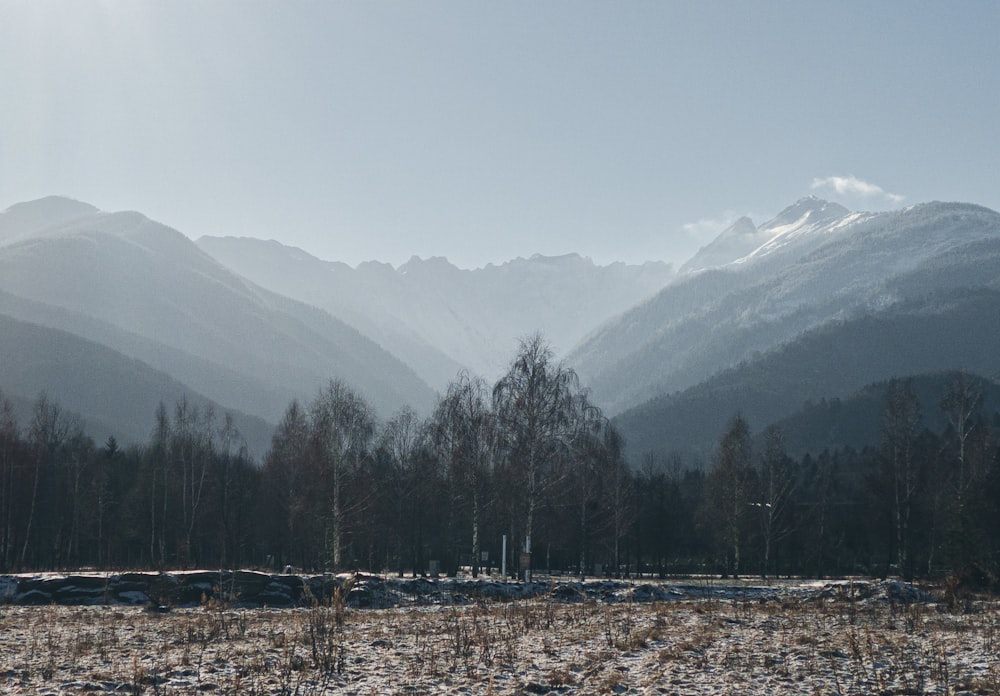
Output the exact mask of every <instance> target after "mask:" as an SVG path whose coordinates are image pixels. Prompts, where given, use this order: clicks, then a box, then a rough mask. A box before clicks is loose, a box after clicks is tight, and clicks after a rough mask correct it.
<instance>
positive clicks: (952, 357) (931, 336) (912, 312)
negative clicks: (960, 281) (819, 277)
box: [615, 288, 1000, 459]
mask: <svg viewBox="0 0 1000 696" xmlns="http://www.w3.org/2000/svg"><path fill="white" fill-rule="evenodd" d="M997 317H1000V290H998V289H984V288H980V289H960V290H954V291H951V292H941V293H936V295H935V296H934V297H922V298H915V299H912V300H909V301H907V302H905V303H903V304H901V305H900V306H897V307H896V308H894V309H893V310H892V311H888V312H880V313H877V314H869V315H865V316H862V317H859V318H856V319H851V320H844V321H837V322H833V323H830V324H828V325H826V326H824V327H821V328H818V329H815V330H813V331H810V332H808V333H806V334H804V335H803V336H801V337H800V338H798V339H796V340H794V341H792V342H790V343H788V344H787V345H785V346H783V347H781V348H779V349H775V350H774V351H771V352H770V353H768V354H766V355H763V356H761V357H759V358H757V359H754V360H750V361H747V362H746V363H744V364H741V365H739V366H737V367H734V368H731V369H729V370H725V371H723V372H721V373H719V374H718V375H716V376H714V377H712V378H710V379H707V380H705V381H704V382H703V383H701V384H698V385H696V386H694V387H691V388H688V389H685V390H683V391H680V392H676V393H673V394H670V395H664V396H661V397H658V398H656V399H653V400H651V401H649V402H647V403H644V404H642V405H640V406H637V407H635V408H632V409H629V410H628V411H626V412H624V413H622V414H620V415H619V416H618V417H617V418H616V419H615V423H616V424H617V425H618V427H619V428H620V429H621V430H622V433H623V434H624V436H625V440H626V443H627V447H628V452H629V455H630V456H631V457H633V459H634V458H636V457H638V456H641V454H642V453H644V452H647V451H666V450H671V449H676V450H681V451H686V452H689V453H695V454H698V455H700V456H703V457H704V456H708V454H709V453H710V452H711V451H712V448H713V447H714V446H715V443H716V442H717V440H718V437H719V435H720V434H721V432H722V431H723V429H724V428H725V424H726V422H727V421H728V419H729V418H731V417H732V416H733V415H734V414H735V413H736V412H742V413H743V414H744V416H746V417H747V419H748V421H749V423H750V425H751V427H752V428H753V429H754V430H763V429H764V428H765V427H766V426H767V425H769V424H771V423H774V422H776V421H779V420H781V419H783V418H786V417H788V416H791V415H792V414H794V413H795V412H796V411H797V410H798V409H800V408H801V407H802V406H803V404H805V403H807V402H809V401H813V402H819V401H820V400H822V399H834V398H839V399H843V398H846V397H848V396H850V395H852V394H853V393H855V392H856V391H858V390H859V389H861V388H862V387H864V386H865V385H868V384H871V383H874V382H879V381H883V380H887V379H889V378H892V377H904V376H907V375H920V374H926V373H937V372H944V371H949V370H967V371H969V372H972V373H976V374H980V375H985V376H988V377H991V378H992V377H994V376H1000V352H998V351H997V350H996V347H997V346H1000V322H998V321H997ZM790 437H794V435H790Z"/></svg>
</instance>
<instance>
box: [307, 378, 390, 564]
mask: <svg viewBox="0 0 1000 696" xmlns="http://www.w3.org/2000/svg"><path fill="white" fill-rule="evenodd" d="M310 418H311V421H312V436H313V442H314V445H315V448H316V449H315V452H316V455H317V457H318V464H319V475H320V476H321V477H322V480H324V481H325V482H326V484H327V485H328V488H327V495H328V500H329V507H328V515H329V517H328V520H329V528H328V530H327V546H328V550H327V557H328V562H329V564H330V566H331V569H332V570H334V571H338V570H340V569H341V567H342V565H343V556H342V553H343V541H344V536H345V533H346V531H347V530H346V521H347V513H348V509H347V506H348V505H352V506H354V508H355V509H356V508H357V507H358V506H360V505H361V504H363V502H364V501H362V500H358V499H354V500H353V501H350V502H349V501H348V500H347V499H346V495H345V493H346V487H347V484H348V479H349V477H350V476H351V474H352V473H354V472H355V471H356V469H357V468H358V467H359V466H360V465H361V463H362V461H363V459H364V457H365V456H366V455H367V453H368V449H369V448H370V446H371V443H372V439H373V437H374V435H375V415H374V413H373V412H372V409H371V407H370V406H369V405H368V404H367V402H365V400H364V399H363V398H362V397H361V395H360V394H358V393H357V392H355V391H354V390H353V389H351V388H350V387H349V386H347V384H345V383H344V382H342V381H340V380H331V381H330V382H329V383H328V384H327V386H326V387H325V388H324V389H323V390H322V391H321V392H320V394H319V396H318V397H317V398H316V400H315V401H314V402H313V404H312V407H311V408H310Z"/></svg>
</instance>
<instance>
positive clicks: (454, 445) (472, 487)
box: [431, 372, 497, 577]
mask: <svg viewBox="0 0 1000 696" xmlns="http://www.w3.org/2000/svg"><path fill="white" fill-rule="evenodd" d="M490 406H491V404H490V390H489V387H487V385H486V382H484V381H483V380H482V379H480V378H474V377H471V376H469V374H468V373H467V372H462V373H460V374H459V376H458V380H457V381H456V382H453V383H452V384H451V385H449V387H448V392H447V393H446V394H445V396H444V397H443V398H442V399H441V401H440V403H439V404H438V407H437V409H436V411H435V415H434V418H433V419H432V421H431V422H432V435H433V442H434V445H435V449H436V450H437V452H438V456H439V457H441V458H442V460H443V461H444V462H445V465H446V471H447V474H448V482H449V486H450V488H451V496H450V498H451V501H452V504H451V505H450V506H449V512H450V514H449V519H452V517H453V516H454V514H455V512H456V509H457V508H458V507H459V504H460V503H464V504H465V505H467V507H468V509H469V522H468V524H469V526H470V532H471V539H470V541H471V544H470V548H471V552H472V576H473V577H478V576H479V563H480V525H481V522H482V514H483V506H484V496H485V491H484V487H485V485H486V483H487V482H488V480H489V478H490V475H491V473H492V470H493V464H494V459H495V454H496V449H497V444H496V436H497V429H496V417H495V415H494V413H493V412H492V410H491V408H490Z"/></svg>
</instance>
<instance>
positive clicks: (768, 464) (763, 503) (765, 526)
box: [752, 426, 795, 577]
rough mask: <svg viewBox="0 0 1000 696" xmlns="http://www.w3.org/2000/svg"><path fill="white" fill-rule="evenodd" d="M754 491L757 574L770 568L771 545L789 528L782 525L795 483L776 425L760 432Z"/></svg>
mask: <svg viewBox="0 0 1000 696" xmlns="http://www.w3.org/2000/svg"><path fill="white" fill-rule="evenodd" d="M757 479H758V484H759V485H758V494H757V496H756V499H755V500H754V501H753V502H752V505H754V506H756V508H757V509H758V512H760V526H761V536H762V537H763V547H764V548H763V558H762V559H761V561H762V563H761V576H762V577H766V576H767V573H768V571H769V570H770V568H771V559H772V554H773V551H774V546H775V544H776V543H777V541H779V540H780V539H781V538H782V537H783V536H785V535H786V534H787V533H788V532H789V530H788V528H787V527H786V526H785V519H786V513H787V506H788V503H789V500H790V498H791V495H792V489H793V488H794V486H795V472H794V470H793V465H792V461H791V459H790V458H789V457H788V455H787V454H785V444H784V436H783V435H782V432H781V430H780V429H779V428H778V427H777V426H770V427H768V428H767V430H766V431H764V451H763V452H762V453H761V456H760V471H759V474H758V477H757Z"/></svg>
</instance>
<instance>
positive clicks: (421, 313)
mask: <svg viewBox="0 0 1000 696" xmlns="http://www.w3.org/2000/svg"><path fill="white" fill-rule="evenodd" d="M198 245H199V246H200V247H201V249H202V250H204V251H205V252H207V253H208V254H210V255H211V256H213V257H214V258H215V259H216V260H218V261H219V262H220V263H222V264H224V265H225V266H227V267H229V268H231V269H232V270H234V271H235V272H236V273H239V274H240V275H241V276H244V277H246V278H249V279H250V280H252V281H253V282H255V283H257V284H259V285H261V286H262V287H266V288H268V289H270V290H273V291H274V292H277V293H280V294H282V295H286V296H288V297H293V298H295V299H297V300H300V301H302V302H306V303H309V304H312V305H315V306H317V307H321V308H322V309H325V310H327V311H328V312H330V313H331V314H332V315H334V316H336V317H338V318H340V319H342V320H343V321H345V322H346V323H348V324H350V325H352V326H356V327H357V328H358V329H359V330H360V331H362V332H363V333H365V334H366V335H368V336H370V337H372V338H373V339H375V340H376V341H377V342H378V343H379V344H381V345H382V346H383V347H384V348H385V349H386V350H388V351H390V352H392V353H393V354H395V355H397V356H398V357H399V358H401V359H402V360H403V361H404V362H406V363H407V364H408V365H410V366H411V367H413V369H414V370H416V371H417V373H418V374H420V375H421V376H422V377H423V378H424V379H425V380H427V381H428V382H429V383H431V384H433V385H434V386H436V387H438V388H441V389H443V388H444V386H445V385H447V383H448V382H449V381H450V380H451V379H453V378H454V377H455V375H456V373H457V372H458V371H459V370H460V369H463V368H466V369H470V370H471V371H472V372H474V373H476V374H480V375H483V376H485V377H487V378H491V379H492V378H494V377H496V376H498V375H499V374H500V373H501V372H502V371H503V369H504V368H505V367H506V366H507V362H508V361H509V360H510V359H511V357H512V356H513V354H514V352H515V350H516V348H517V341H518V340H519V339H520V338H522V337H524V336H527V335H529V334H531V333H533V332H535V331H541V332H542V334H543V335H544V336H545V337H546V339H547V340H549V341H550V342H551V343H552V345H553V347H554V348H555V350H556V351H557V352H565V351H566V350H568V349H569V348H570V347H571V346H572V345H574V344H575V343H577V342H578V341H579V340H580V339H582V338H583V337H584V336H585V335H586V334H587V333H588V332H590V331H591V330H593V329H594V328H595V327H596V326H598V325H599V324H600V323H601V322H603V321H605V320H607V319H609V318H610V317H613V316H615V315H617V314H618V313H620V312H623V311H625V310H627V309H629V308H630V307H632V306H633V305H635V304H636V303H637V302H639V301H641V300H643V299H645V298H647V297H649V296H651V295H653V294H654V293H655V292H657V291H658V290H660V289H661V288H662V287H663V286H664V285H666V283H667V282H669V280H670V279H671V278H672V277H673V275H674V272H673V270H672V268H671V267H670V266H669V265H667V264H664V263H646V264H643V265H641V266H630V265H626V264H623V263H616V264H611V265H608V266H598V265H596V264H594V263H593V262H592V261H591V260H590V259H587V258H583V257H581V256H579V255H576V254H568V255H566V256H557V257H551V256H549V257H546V256H537V255H536V256H532V257H531V258H528V259H524V258H518V259H515V260H513V261H510V262H507V263H504V264H501V265H499V266H494V265H488V266H486V267H485V268H478V269H475V270H462V269H459V268H456V267H455V266H453V265H452V264H450V263H448V261H447V260H445V259H443V258H430V259H419V258H416V257H414V258H412V259H411V260H410V261H408V262H407V263H405V264H403V265H401V266H400V267H399V268H396V269H394V268H393V267H392V266H390V265H388V264H381V263H363V264H361V265H359V266H358V267H357V268H351V267H350V266H347V265H346V264H342V263H336V262H330V261H322V260H320V259H317V258H315V257H313V256H310V255H309V254H307V253H306V252H304V251H302V250H301V249H297V248H293V247H287V246H283V245H281V244H279V243H278V242H274V241H269V242H264V241H260V240H255V239H246V238H233V237H202V238H201V239H199V240H198Z"/></svg>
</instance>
